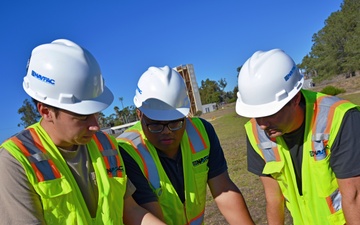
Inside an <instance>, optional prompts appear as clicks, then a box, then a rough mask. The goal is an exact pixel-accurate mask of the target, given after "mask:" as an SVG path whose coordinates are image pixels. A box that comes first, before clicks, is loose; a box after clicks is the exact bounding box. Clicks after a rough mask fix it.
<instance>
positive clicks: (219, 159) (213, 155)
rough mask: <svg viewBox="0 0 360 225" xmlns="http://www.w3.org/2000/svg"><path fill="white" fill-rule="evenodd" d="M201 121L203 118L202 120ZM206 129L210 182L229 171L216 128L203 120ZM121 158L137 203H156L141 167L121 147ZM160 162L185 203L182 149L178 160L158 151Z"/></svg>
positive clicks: (155, 197)
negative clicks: (208, 145)
mask: <svg viewBox="0 0 360 225" xmlns="http://www.w3.org/2000/svg"><path fill="white" fill-rule="evenodd" d="M200 119H201V118H200ZM201 121H202V123H203V124H204V127H205V129H206V132H207V135H208V137H209V141H210V153H209V161H208V167H209V172H208V180H209V179H211V178H214V177H216V176H218V175H220V174H222V173H223V172H225V171H226V170H227V163H226V160H225V157H224V152H223V150H222V148H221V145H220V141H219V138H218V136H217V134H216V133H215V130H214V127H213V126H212V125H211V124H210V123H209V122H208V121H206V120H204V119H201ZM119 148H120V152H121V156H122V158H123V160H124V164H125V167H126V174H127V175H128V177H129V179H130V180H131V182H132V183H133V184H134V185H135V187H136V191H135V193H134V194H133V198H134V199H135V201H136V202H137V203H138V204H139V205H141V204H145V203H149V202H156V201H157V196H156V194H154V192H153V191H152V189H151V188H150V186H149V183H148V180H147V179H146V177H145V176H144V175H143V173H142V172H141V169H140V167H139V166H138V165H137V163H136V162H135V160H134V159H133V158H132V157H131V156H130V155H129V154H128V153H127V152H126V151H125V150H124V149H123V148H121V146H119ZM157 152H158V155H159V158H160V162H161V164H162V166H163V168H164V170H165V171H166V174H167V176H168V177H169V179H170V181H171V183H172V185H173V186H174V188H175V190H176V192H177V194H178V195H179V198H180V199H181V201H182V202H184V201H185V195H184V188H185V187H184V174H183V164H182V155H181V149H180V151H179V152H178V154H177V156H176V159H175V160H174V159H171V158H168V157H167V156H166V155H165V154H164V153H162V152H161V151H159V150H158V151H157Z"/></svg>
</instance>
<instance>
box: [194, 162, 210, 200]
mask: <svg viewBox="0 0 360 225" xmlns="http://www.w3.org/2000/svg"><path fill="white" fill-rule="evenodd" d="M208 171H209V169H208V168H207V170H206V171H203V172H201V173H196V174H195V184H196V188H197V192H195V193H198V198H201V199H198V200H197V201H198V202H197V204H201V205H204V202H206V186H207V179H208Z"/></svg>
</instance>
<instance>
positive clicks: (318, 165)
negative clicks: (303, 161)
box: [311, 155, 338, 198]
mask: <svg viewBox="0 0 360 225" xmlns="http://www.w3.org/2000/svg"><path fill="white" fill-rule="evenodd" d="M329 160H330V155H328V156H326V157H325V158H324V159H323V160H319V161H312V162H311V165H312V173H313V174H315V176H314V180H313V182H314V183H315V184H316V190H317V193H318V195H319V197H322V198H324V197H325V198H326V197H328V196H329V195H330V194H331V193H333V192H334V191H335V190H336V189H337V188H338V184H337V180H336V177H335V174H334V172H333V171H332V169H331V168H330V164H329Z"/></svg>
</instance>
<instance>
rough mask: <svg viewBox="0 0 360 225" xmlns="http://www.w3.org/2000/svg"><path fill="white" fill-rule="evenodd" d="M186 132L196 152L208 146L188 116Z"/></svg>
mask: <svg viewBox="0 0 360 225" xmlns="http://www.w3.org/2000/svg"><path fill="white" fill-rule="evenodd" d="M186 133H187V135H188V137H189V139H190V143H191V145H192V146H193V148H194V151H195V152H200V151H202V150H204V149H205V148H206V146H205V142H204V140H203V137H202V136H201V134H200V133H199V131H198V130H197V128H196V127H195V126H193V124H192V122H191V121H190V119H188V118H186Z"/></svg>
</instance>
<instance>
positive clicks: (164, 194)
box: [117, 118, 210, 225]
mask: <svg viewBox="0 0 360 225" xmlns="http://www.w3.org/2000/svg"><path fill="white" fill-rule="evenodd" d="M117 140H118V143H119V145H120V146H121V147H122V148H124V149H125V150H126V151H127V152H128V153H129V154H130V155H131V156H132V157H133V159H134V160H135V161H136V162H137V164H138V165H139V167H140V168H141V170H142V172H143V174H144V176H145V177H146V178H147V179H148V181H149V184H150V186H151V188H152V189H153V191H154V193H155V194H156V195H157V196H158V200H159V203H160V206H161V208H162V212H163V214H164V217H165V220H166V224H169V225H171V224H179V225H184V224H192V225H193V224H194V225H197V224H203V222H204V210H205V202H206V185H207V176H208V170H209V169H208V166H207V163H208V159H209V152H210V142H209V138H208V135H207V133H206V130H205V127H204V125H203V124H202V122H201V120H200V119H199V118H191V119H189V118H187V119H186V129H185V132H184V135H183V137H182V140H181V144H180V145H181V153H182V158H183V170H184V183H185V203H184V204H183V203H182V202H181V200H180V198H179V196H178V195H177V193H176V190H175V188H174V187H173V185H172V184H171V181H170V179H169V178H168V176H167V175H166V172H165V171H164V168H163V167H162V165H161V162H160V159H159V156H158V154H157V151H156V149H155V147H154V146H153V145H152V144H151V143H150V142H149V141H148V140H147V138H146V137H145V135H144V133H143V131H142V128H141V123H140V122H138V123H137V124H135V125H134V126H133V127H131V128H129V129H128V130H126V131H125V132H124V133H123V134H121V135H120V136H119V137H118V138H117Z"/></svg>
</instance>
